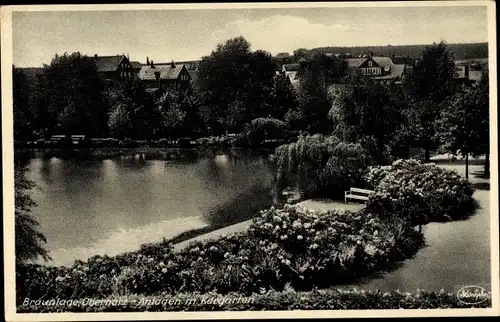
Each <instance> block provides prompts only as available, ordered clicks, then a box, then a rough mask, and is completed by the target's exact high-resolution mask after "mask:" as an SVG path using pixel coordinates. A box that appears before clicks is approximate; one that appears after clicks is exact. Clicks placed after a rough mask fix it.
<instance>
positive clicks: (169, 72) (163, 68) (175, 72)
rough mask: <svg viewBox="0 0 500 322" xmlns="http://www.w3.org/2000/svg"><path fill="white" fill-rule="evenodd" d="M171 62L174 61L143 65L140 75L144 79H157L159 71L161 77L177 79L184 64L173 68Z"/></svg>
mask: <svg viewBox="0 0 500 322" xmlns="http://www.w3.org/2000/svg"><path fill="white" fill-rule="evenodd" d="M171 64H172V63H168V64H167V63H161V64H154V67H151V66H142V67H141V70H140V71H139V74H138V77H139V79H142V80H156V75H155V74H156V73H159V76H160V79H177V78H178V77H179V74H180V72H181V70H182V68H183V67H184V65H182V64H180V65H175V67H173V68H172V67H171Z"/></svg>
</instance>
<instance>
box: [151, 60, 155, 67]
mask: <svg viewBox="0 0 500 322" xmlns="http://www.w3.org/2000/svg"><path fill="white" fill-rule="evenodd" d="M151 68H155V64H154V63H153V60H151Z"/></svg>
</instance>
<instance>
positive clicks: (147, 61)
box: [146, 56, 149, 66]
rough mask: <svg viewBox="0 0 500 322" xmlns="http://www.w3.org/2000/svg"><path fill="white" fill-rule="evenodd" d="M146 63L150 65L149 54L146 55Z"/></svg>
mask: <svg viewBox="0 0 500 322" xmlns="http://www.w3.org/2000/svg"><path fill="white" fill-rule="evenodd" d="M146 65H148V66H149V57H148V56H146Z"/></svg>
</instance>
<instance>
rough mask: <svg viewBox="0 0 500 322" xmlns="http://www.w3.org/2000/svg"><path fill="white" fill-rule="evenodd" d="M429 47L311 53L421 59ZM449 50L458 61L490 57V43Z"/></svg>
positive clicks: (451, 46)
mask: <svg viewBox="0 0 500 322" xmlns="http://www.w3.org/2000/svg"><path fill="white" fill-rule="evenodd" d="M426 46H428V45H402V46H391V45H389V46H363V47H320V48H314V49H311V50H310V52H311V53H314V52H324V53H327V52H328V53H350V54H351V55H352V56H353V57H355V56H359V55H364V54H367V53H368V52H370V51H371V52H373V54H374V55H375V56H387V57H391V56H392V55H396V56H405V55H409V56H411V57H415V58H416V57H419V56H420V55H421V54H422V51H423V50H424V49H425V47H426ZM447 46H448V49H449V50H450V51H451V52H452V53H454V54H455V59H456V60H462V59H475V58H487V57H488V43H474V44H447Z"/></svg>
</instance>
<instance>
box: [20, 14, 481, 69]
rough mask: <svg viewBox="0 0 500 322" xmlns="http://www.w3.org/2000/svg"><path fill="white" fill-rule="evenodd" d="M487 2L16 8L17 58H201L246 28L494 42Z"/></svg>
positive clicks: (257, 38) (308, 44) (311, 41)
mask: <svg viewBox="0 0 500 322" xmlns="http://www.w3.org/2000/svg"><path fill="white" fill-rule="evenodd" d="M487 24H488V23H487V8H486V7H485V6H484V7H482V6H474V7H473V6H466V7H464V6H461V7H452V6H446V7H371V8H366V7H365V8H362V7H357V8H281V9H276V8H275V9H193V10H140V11H132V10H129V11H29V12H28V11H25V12H13V15H12V35H13V62H14V64H15V65H16V66H19V67H41V66H42V65H43V64H49V63H50V61H51V60H52V58H53V57H54V55H55V54H63V53H64V52H68V53H72V52H76V51H79V52H80V53H82V54H85V55H89V56H93V55H94V54H98V55H103V56H104V55H117V54H125V55H127V54H128V55H129V57H130V60H132V61H140V62H141V63H144V62H145V61H146V57H149V59H150V60H154V61H155V62H170V61H171V60H175V61H183V60H195V59H200V58H201V57H202V56H205V55H209V54H210V53H211V52H212V51H213V50H214V49H215V47H216V46H217V44H219V43H222V42H224V41H226V40H227V39H230V38H233V37H238V36H243V37H245V38H246V39H247V40H248V41H249V42H250V44H251V49H252V50H257V49H263V50H266V51H269V52H271V53H272V54H277V53H279V52H290V53H292V52H293V50H295V49H298V48H315V47H324V46H376V45H383V46H386V45H389V44H390V45H411V44H431V43H433V42H439V41H441V40H445V41H446V42H448V43H473V42H487V40H488V32H487Z"/></svg>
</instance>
